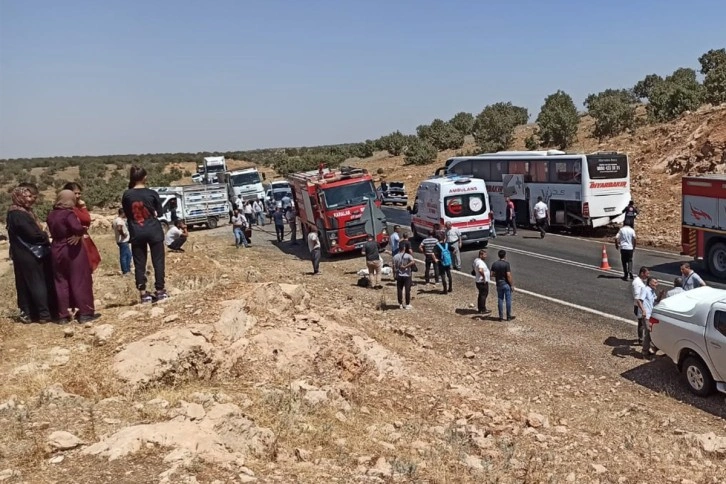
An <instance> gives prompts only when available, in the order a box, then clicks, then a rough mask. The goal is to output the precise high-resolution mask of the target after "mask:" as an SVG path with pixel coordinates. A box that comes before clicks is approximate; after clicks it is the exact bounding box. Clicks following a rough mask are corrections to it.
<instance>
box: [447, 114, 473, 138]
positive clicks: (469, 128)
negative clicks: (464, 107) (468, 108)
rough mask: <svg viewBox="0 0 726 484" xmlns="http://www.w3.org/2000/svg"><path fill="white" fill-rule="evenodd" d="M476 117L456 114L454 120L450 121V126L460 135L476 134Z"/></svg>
mask: <svg viewBox="0 0 726 484" xmlns="http://www.w3.org/2000/svg"><path fill="white" fill-rule="evenodd" d="M474 121H475V120H474V115H473V114H471V113H465V112H461V113H456V114H455V115H454V117H453V118H451V119H450V120H449V124H450V125H451V126H453V127H454V129H456V130H457V131H458V132H459V133H461V134H463V135H468V134H473V133H474Z"/></svg>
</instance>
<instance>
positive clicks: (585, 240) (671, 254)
mask: <svg viewBox="0 0 726 484" xmlns="http://www.w3.org/2000/svg"><path fill="white" fill-rule="evenodd" d="M525 230H526V229H525ZM535 233H536V232H535ZM547 235H554V236H555V237H562V238H564V239H575V240H582V241H583V242H591V243H594V244H602V243H603V241H602V240H592V239H586V238H584V237H576V236H574V235H562V234H552V233H548V234H547ZM638 250H642V251H644V252H653V253H654V254H661V255H667V256H669V257H678V256H679V255H680V254H679V253H678V252H666V251H664V250H656V249H648V248H645V247H642V246H639V247H638Z"/></svg>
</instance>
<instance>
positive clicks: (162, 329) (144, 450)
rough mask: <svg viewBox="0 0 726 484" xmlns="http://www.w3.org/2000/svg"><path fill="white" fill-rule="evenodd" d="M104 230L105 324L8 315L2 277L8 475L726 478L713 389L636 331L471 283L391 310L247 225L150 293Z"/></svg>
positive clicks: (212, 239) (0, 334)
mask: <svg viewBox="0 0 726 484" xmlns="http://www.w3.org/2000/svg"><path fill="white" fill-rule="evenodd" d="M98 230H99V232H98V233H97V234H96V235H95V239H96V243H97V244H98V245H99V247H100V248H101V251H102V255H103V257H104V261H103V263H102V266H101V268H100V269H99V271H98V273H97V274H96V276H95V277H94V283H95V291H96V297H97V299H98V300H97V308H98V310H99V311H100V312H101V313H102V318H101V319H100V320H99V321H98V322H97V323H94V324H86V325H82V326H81V325H69V326H56V325H21V324H18V323H14V322H12V319H11V316H12V315H13V310H14V309H13V306H14V305H13V303H12V301H13V300H14V294H13V289H12V278H11V277H8V275H7V273H5V274H3V277H2V278H1V279H0V280H1V281H2V282H0V300H2V301H4V303H2V304H3V306H2V318H0V341H1V344H0V355H1V356H2V357H1V358H0V376H1V377H2V381H3V385H2V386H0V426H1V427H2V429H3V432H1V433H0V462H1V463H2V464H1V465H0V481H2V482H8V483H21V482H24V483H46V482H54V483H100V482H109V483H111V482H113V483H115V484H116V483H157V482H158V483H215V484H216V483H218V484H221V483H225V482H245V483H247V482H260V483H263V482H310V483H316V482H323V481H330V482H346V483H347V482H442V483H443V482H462V483H466V482H472V483H473V482H501V483H515V482H602V483H604V482H619V483H627V482H640V481H641V480H642V469H643V466H644V465H645V466H647V468H648V469H649V470H648V476H649V480H651V482H675V483H682V484H688V483H696V482H698V483H701V482H718V480H719V479H722V478H723V476H724V470H725V469H726V460H724V459H726V437H723V435H726V427H724V424H723V420H722V418H723V416H724V414H723V406H722V402H723V399H722V398H717V397H714V398H712V399H705V400H704V399H694V398H693V397H690V396H689V395H688V394H687V393H684V391H683V386H682V385H681V383H680V382H679V381H678V379H677V374H676V372H675V369H674V368H673V365H672V364H669V363H668V362H667V361H665V359H663V358H659V359H658V360H657V361H655V362H652V363H645V364H644V363H643V362H642V360H639V359H635V358H632V357H630V353H629V352H628V351H629V346H628V343H627V341H628V340H629V339H630V338H631V337H632V336H633V335H632V334H631V333H633V331H634V330H633V331H630V328H623V327H621V326H618V327H613V326H612V325H611V324H609V323H608V322H607V321H606V320H602V321H601V320H597V318H595V320H593V317H592V316H591V317H589V318H588V321H587V322H582V321H580V319H581V317H580V315H579V314H578V313H577V312H576V311H575V310H573V309H569V308H563V307H558V306H555V305H550V303H547V302H543V301H535V300H528V299H527V297H526V296H524V295H520V296H518V297H517V300H516V304H517V320H516V321H515V322H513V323H511V324H508V325H502V324H499V323H496V322H494V321H492V320H488V319H486V318H485V319H480V318H479V317H478V316H476V315H472V313H473V310H472V309H471V307H472V305H471V304H470V301H471V302H473V301H474V300H475V289H474V287H473V283H471V281H470V280H468V279H465V278H464V277H462V276H456V277H455V280H454V284H455V287H456V290H455V293H454V294H453V295H449V296H442V295H438V294H433V292H434V291H431V290H430V289H429V288H427V287H426V286H424V285H423V284H422V283H420V282H419V283H417V285H416V287H415V288H414V300H413V305H414V308H415V309H414V310H413V311H400V310H394V308H396V304H395V295H394V294H395V292H394V291H395V288H394V287H392V285H393V283H392V282H391V281H389V280H386V281H384V282H385V287H384V289H382V290H379V291H376V290H369V289H362V288H360V287H358V286H357V285H356V284H355V282H356V276H355V273H356V271H357V270H358V269H359V268H360V266H361V264H362V261H361V260H360V259H358V258H352V259H351V258H348V259H336V260H334V261H325V262H324V263H323V274H322V275H321V276H315V277H313V276H311V275H309V271H310V264H309V262H308V261H307V260H305V257H306V250H305V249H304V248H302V246H300V245H298V246H294V245H291V244H289V243H284V244H282V245H276V244H273V243H271V242H270V240H271V239H273V236H272V234H269V233H268V232H266V231H256V232H255V234H254V236H253V242H254V245H253V246H252V248H250V249H240V250H236V249H234V247H233V246H232V241H231V234H230V233H229V229H228V228H225V227H221V228H219V229H217V230H215V231H195V232H192V236H191V240H190V242H189V243H188V244H187V245H188V248H187V252H186V253H184V254H169V256H168V258H167V268H168V279H167V281H168V288H169V291H170V294H171V295H172V298H171V299H170V300H169V301H167V302H165V303H164V304H159V305H156V306H153V307H152V306H140V305H138V304H136V300H135V298H136V294H135V292H136V291H135V290H134V288H133V281H132V280H131V279H130V278H124V277H121V276H119V275H118V274H117V268H116V248H115V245H114V244H113V240H112V238H111V235H110V234H109V233H107V232H105V233H104V231H103V229H102V227H101V226H99V229H98ZM0 249H2V247H0ZM6 270H7V269H6ZM393 286H395V285H393ZM490 302H491V298H490ZM624 330H625V331H624ZM565 335H566V337H565ZM601 341H604V342H605V344H601V343H600V342H601ZM611 351H612V353H611ZM654 449H657V451H654Z"/></svg>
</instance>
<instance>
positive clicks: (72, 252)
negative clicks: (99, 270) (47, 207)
mask: <svg viewBox="0 0 726 484" xmlns="http://www.w3.org/2000/svg"><path fill="white" fill-rule="evenodd" d="M75 207H76V195H75V194H74V193H73V191H71V190H61V191H60V193H58V198H57V199H56V202H55V205H54V206H53V210H52V211H51V212H50V213H49V214H48V230H49V231H50V235H51V237H52V238H53V243H52V244H51V256H52V259H53V270H54V276H55V278H54V282H55V292H56V294H57V297H58V311H59V313H60V314H59V315H60V318H61V321H62V322H68V321H69V320H70V318H71V314H70V311H69V308H78V313H77V314H76V317H77V318H78V322H80V323H86V322H88V321H93V320H94V319H96V318H98V316H97V315H96V314H95V308H94V307H93V280H92V278H91V264H90V262H89V260H88V255H87V254H86V247H85V245H84V244H83V243H82V240H83V236H84V235H85V234H86V228H85V227H84V226H83V225H82V224H81V221H80V220H78V217H77V216H76V214H75V212H74V210H73V209H74V208H75Z"/></svg>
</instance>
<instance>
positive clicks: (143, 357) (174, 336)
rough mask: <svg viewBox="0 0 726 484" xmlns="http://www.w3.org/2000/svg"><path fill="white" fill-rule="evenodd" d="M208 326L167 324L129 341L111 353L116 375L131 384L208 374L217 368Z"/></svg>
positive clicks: (136, 384)
mask: <svg viewBox="0 0 726 484" xmlns="http://www.w3.org/2000/svg"><path fill="white" fill-rule="evenodd" d="M210 339H211V338H210V334H209V328H208V327H206V326H201V325H194V326H189V327H186V328H169V329H165V330H162V331H159V332H157V333H154V334H152V335H149V336H147V337H145V338H142V339H141V340H139V341H135V342H133V343H129V344H128V345H126V347H125V348H124V349H123V350H122V351H121V352H119V353H118V354H117V355H116V356H115V357H114V364H113V368H114V371H115V372H116V374H117V375H118V377H119V378H120V379H121V380H123V381H126V382H127V383H129V384H131V385H132V386H134V387H140V386H146V385H149V384H154V383H159V382H163V383H169V384H171V383H174V382H176V381H183V380H186V379H189V378H192V377H194V378H200V379H208V378H210V377H211V376H212V375H213V374H214V372H215V371H216V369H217V365H218V362H216V361H215V358H214V347H213V346H212V344H211V343H210V342H209V341H210Z"/></svg>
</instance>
